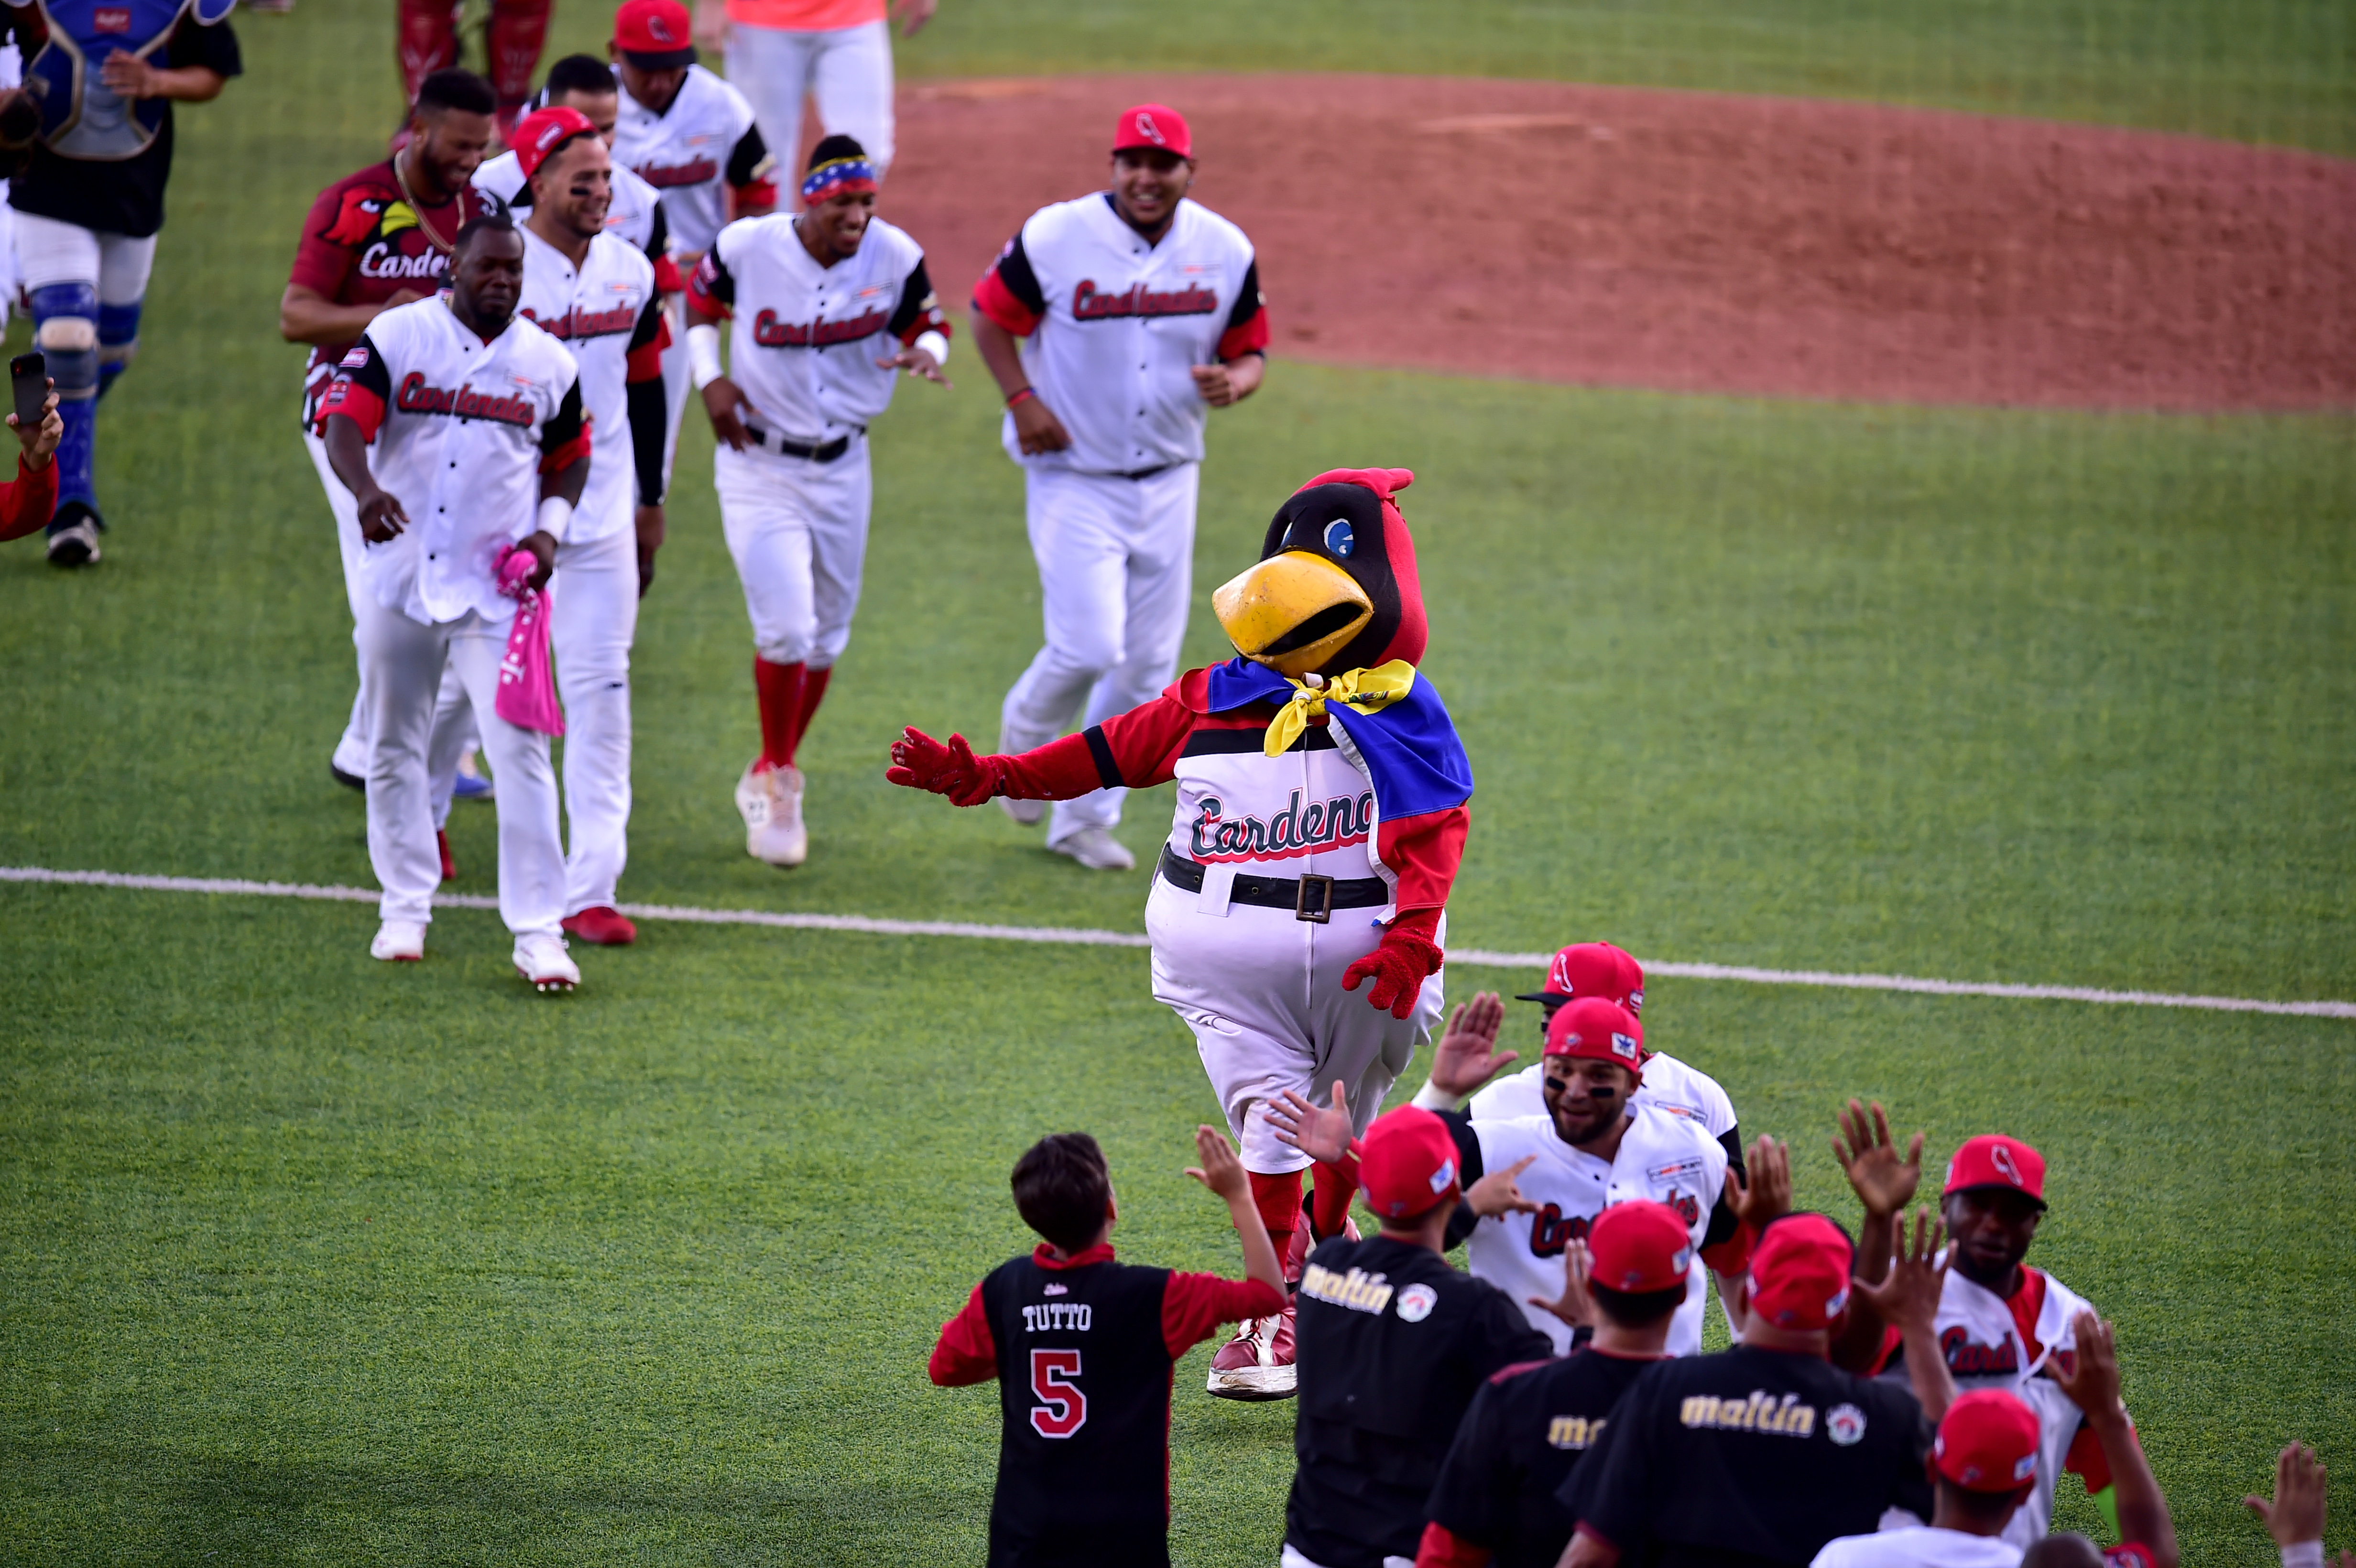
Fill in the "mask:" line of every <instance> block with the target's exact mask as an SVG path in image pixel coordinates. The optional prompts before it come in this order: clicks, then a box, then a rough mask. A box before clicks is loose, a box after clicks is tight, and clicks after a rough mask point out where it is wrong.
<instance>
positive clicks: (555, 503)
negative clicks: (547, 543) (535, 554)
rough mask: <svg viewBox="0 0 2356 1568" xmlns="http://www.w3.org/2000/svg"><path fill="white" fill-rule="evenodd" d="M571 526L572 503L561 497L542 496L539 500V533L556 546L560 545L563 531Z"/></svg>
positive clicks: (562, 540)
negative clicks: (552, 540) (551, 540)
mask: <svg viewBox="0 0 2356 1568" xmlns="http://www.w3.org/2000/svg"><path fill="white" fill-rule="evenodd" d="M572 526H573V503H572V502H570V501H568V500H566V499H565V498H564V497H563V496H541V498H540V531H541V533H544V534H546V535H547V536H548V537H549V538H550V539H554V540H555V541H556V542H557V543H558V544H562V543H563V542H564V530H565V529H567V528H571V527H572Z"/></svg>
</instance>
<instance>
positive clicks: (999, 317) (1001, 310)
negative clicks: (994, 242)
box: [973, 234, 1047, 337]
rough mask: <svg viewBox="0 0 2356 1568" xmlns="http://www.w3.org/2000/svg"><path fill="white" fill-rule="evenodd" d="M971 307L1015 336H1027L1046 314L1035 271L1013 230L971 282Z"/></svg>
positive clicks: (1044, 297)
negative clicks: (976, 280) (1002, 247)
mask: <svg viewBox="0 0 2356 1568" xmlns="http://www.w3.org/2000/svg"><path fill="white" fill-rule="evenodd" d="M973 308H974V309H976V310H978V311H980V312H981V314H982V315H986V316H988V317H990V319H991V320H992V321H994V322H996V323H997V324H998V325H1001V326H1002V327H1004V328H1005V329H1006V330H1007V331H1009V332H1011V333H1012V334H1013V335H1014V336H1017V337H1028V336H1031V333H1032V330H1033V328H1034V327H1036V326H1037V325H1039V318H1040V317H1042V316H1044V315H1046V314H1047V296H1046V295H1045V294H1044V293H1040V292H1039V275H1038V274H1037V273H1036V272H1033V271H1032V270H1031V258H1030V257H1029V256H1027V255H1025V254H1023V236H1022V235H1020V234H1017V235H1015V236H1014V238H1013V239H1012V240H1008V241H1007V242H1006V249H1005V250H1003V251H1000V252H999V253H998V260H997V261H994V262H992V263H991V268H990V271H988V272H984V273H982V275H981V281H980V283H976V284H974V286H973Z"/></svg>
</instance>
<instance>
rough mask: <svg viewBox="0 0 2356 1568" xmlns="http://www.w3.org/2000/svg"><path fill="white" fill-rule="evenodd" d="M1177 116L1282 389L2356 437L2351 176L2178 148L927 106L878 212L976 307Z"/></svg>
mask: <svg viewBox="0 0 2356 1568" xmlns="http://www.w3.org/2000/svg"><path fill="white" fill-rule="evenodd" d="M1140 101H1162V102H1167V103H1171V104H1174V105H1176V106H1177V107H1178V108H1179V109H1181V110H1182V111H1183V112H1185V114H1186V115H1187V117H1188V119H1189V120H1190V121H1191V122H1192V123H1193V125H1194V138H1195V146H1196V153H1197V156H1198V158H1199V161H1200V164H1201V173H1200V176H1199V177H1198V179H1197V182H1196V185H1195V187H1194V194H1195V195H1196V196H1197V197H1200V198H1201V199H1202V200H1203V201H1204V202H1205V204H1207V205H1208V206H1210V207H1212V208H1215V209H1216V210H1218V211H1220V212H1222V213H1225V214H1226V216H1228V217H1229V218H1232V219H1235V220H1236V221H1237V223H1239V224H1241V225H1242V226H1243V228H1244V229H1245V230H1246V232H1248V234H1250V235H1251V237H1252V240H1253V241H1254V243H1255V244H1256V245H1257V246H1258V254H1259V261H1260V273H1261V278H1262V281H1263V283H1264V284H1265V285H1266V289H1267V293H1268V297H1269V309H1270V312H1271V318H1270V319H1271V320H1272V322H1273V323H1274V325H1275V330H1276V342H1275V350H1274V351H1275V352H1276V353H1277V354H1278V355H1280V356H1288V357H1299V358H1312V359H1323V360H1333V361H1344V362H1348V363H1353V364H1370V365H1393V366H1417V367H1425V368H1432V369H1440V370H1454V371H1468V372H1472V373H1475V374H1488V375H1503V376H1516V377H1529V378H1536V379H1545V380H1552V381H1576V382H1585V383H1595V384H1603V385H1612V386H1628V387H1656V388H1665V389H1676V390H1690V391H1719V392H1746V393H1765V394H1777V395H1795V396H1803V397H1819V398H1858V399H1890V400H1907V401H1918V402H1973V403H2028V404H2048V405H2063V406H2078V407H2095V408H2154V409H2192V410H2201V409H2205V410H2217V409H2305V408H2338V407H2346V406H2349V405H2351V403H2356V164H2351V163H2347V162H2343V161H2340V160H2337V159H2332V158H2328V157H2323V156H2320V155H2312V154H2306V153H2296V152H2284V151H2278V150H2275V149H2269V148H2260V147H2249V146H2241V145H2236V144H2226V143H2218V142H2206V141H2201V140H2198V139H2195V138H2191V137H2184V136H2170V135H2162V134H2158V133H2149V132H2134V131H2117V130H2108V129H2103V128H2098V127H2093V126H2084V125H2066V124H2057V123H2049V122H2044V121H2029V120H2004V119H1994V118H1987V117H1984V116H1978V115H1969V114H1955V113H1946V112H1934V111H1928V110H1913V109H1892V108H1884V107H1879V106H1876V105H1870V104H1853V103H1835V102H1826V101H1815V100H1802V99H1780V98H1738V97H1723V96H1717V95H1712V94H1704V93H1687V92H1659V91H1642V90H1636V89H1625V88H1597V87H1574V86H1566V85H1562V84H1559V83H1550V82H1531V81H1489V80H1470V79H1465V78H1461V77H1434V78H1420V77H1379V76H1130V77H1116V76H1106V77H1051V78H1041V79H1035V80H1031V79H1025V80H969V81H944V82H933V83H912V84H908V85H906V86H904V88H903V89H902V91H901V93H900V116H901V118H900V148H901V154H900V159H899V162H898V163H897V164H896V165H894V168H893V170H892V177H891V180H890V183H889V185H888V186H887V187H886V190H885V194H884V201H883V210H884V211H885V212H886V214H887V215H889V216H890V217H892V218H893V219H894V220H895V221H898V222H900V223H902V224H903V225H905V227H907V228H908V229H911V230H912V231H913V232H914V233H915V234H916V238H917V239H918V240H920V241H921V242H922V243H923V244H924V245H925V247H926V250H927V251H928V252H929V253H930V254H931V256H932V258H933V261H932V268H933V276H934V280H935V282H936V283H937V285H938V286H939V289H940V292H941V294H942V297H943V300H944V303H946V304H949V305H950V306H951V308H952V310H956V309H958V308H960V307H962V305H963V304H964V303H965V300H966V298H967V296H968V294H969V292H970V290H971V287H972V282H973V280H974V278H976V277H977V276H979V275H980V272H981V269H982V268H983V267H984V266H985V265H987V264H988V263H989V261H990V260H991V257H992V256H994V255H995V254H996V252H997V251H998V248H999V247H1000V246H1001V244H1003V243H1004V242H1005V240H1006V239H1007V237H1008V236H1009V235H1011V234H1012V233H1013V231H1014V229H1015V228H1016V226H1017V225H1019V224H1020V223H1021V222H1022V220H1023V218H1024V217H1025V216H1026V215H1027V214H1028V213H1030V212H1031V211H1032V210H1033V208H1037V207H1039V206H1041V205H1043V204H1044V203H1046V202H1049V201H1055V200H1059V199H1063V198H1066V197H1072V196H1075V195H1078V194H1080V193H1081V192H1084V191H1087V190H1089V189H1092V188H1097V187H1101V186H1102V185H1103V184H1104V181H1105V173H1106V154H1105V148H1106V146H1107V144H1108V139H1109V136H1110V134H1111V130H1112V123H1113V119H1114V116H1115V115H1116V114H1118V113H1119V111H1120V110H1121V109H1123V108H1125V107H1126V106H1128V105H1129V104H1131V103H1136V102H1140Z"/></svg>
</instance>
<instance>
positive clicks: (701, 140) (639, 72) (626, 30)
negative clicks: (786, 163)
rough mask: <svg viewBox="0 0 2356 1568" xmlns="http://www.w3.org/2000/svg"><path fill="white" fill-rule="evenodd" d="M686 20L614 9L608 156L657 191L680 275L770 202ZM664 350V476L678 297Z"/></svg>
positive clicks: (681, 358)
mask: <svg viewBox="0 0 2356 1568" xmlns="http://www.w3.org/2000/svg"><path fill="white" fill-rule="evenodd" d="M690 28H691V23H690V21H689V19H688V15H687V7H686V6H684V5H680V3H679V0H625V3H624V5H622V7H621V9H620V10H618V11H616V12H615V13H614V41H613V44H612V46H611V48H612V52H613V57H614V76H615V79H616V80H618V81H619V82H620V83H621V84H622V96H621V103H620V109H621V114H620V118H619V119H618V120H616V123H615V127H614V161H615V162H616V163H617V164H620V165H623V166H624V167H625V168H627V169H629V170H631V171H632V172H633V173H635V174H637V176H638V177H639V178H641V179H643V180H645V181H646V182H647V183H648V185H650V186H652V187H655V189H657V190H658V191H660V192H661V193H662V208H663V218H664V220H665V222H666V224H667V225H668V226H669V229H670V244H671V247H672V249H673V251H675V252H676V259H677V262H678V266H679V271H680V276H682V277H688V276H691V275H692V274H693V273H694V272H695V266H696V263H697V262H698V261H701V260H702V257H703V253H704V252H705V251H708V250H710V249H711V248H712V240H713V239H714V238H715V237H717V236H718V234H719V233H720V230H721V229H723V227H724V226H726V225H727V224H728V223H729V222H731V221H733V220H734V219H739V218H756V217H759V216H761V215H762V214H764V213H766V212H770V211H772V210H774V209H775V208H776V205H777V187H776V183H775V182H774V181H773V180H772V179H771V178H770V173H771V170H772V169H774V168H775V166H776V160H775V159H774V158H772V157H771V156H770V155H769V150H768V147H767V145H766V144H764V143H763V142H762V140H761V128H760V126H759V125H757V124H755V123H754V119H753V106H752V105H751V104H749V103H747V102H745V101H744V94H743V93H741V92H739V91H736V90H735V89H734V88H733V87H731V86H729V85H728V83H726V82H724V81H723V80H720V78H718V77H716V76H714V75H712V73H711V72H710V71H708V70H706V69H703V68H702V67H701V66H700V65H698V64H696V63H695V46H694V44H693V43H691V42H690V41H689V38H690ZM670 330H671V336H672V337H673V338H674V339H676V340H677V341H675V342H674V343H673V344H672V345H671V347H670V350H669V352H668V353H666V354H665V355H664V356H663V396H664V398H665V400H666V408H667V410H668V418H669V424H668V426H667V427H666V430H665V432H664V437H663V477H664V480H665V482H666V483H668V482H669V477H670V465H671V462H672V459H673V457H674V456H675V454H676V453H677V451H678V448H679V423H680V418H681V416H682V415H683V414H684V412H685V411H686V409H687V394H688V389H689V387H690V386H691V384H692V379H691V375H690V373H689V369H688V363H687V346H686V341H685V339H686V334H687V317H686V315H685V311H684V305H683V302H674V304H673V305H672V308H671V321H670Z"/></svg>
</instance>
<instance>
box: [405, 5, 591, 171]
mask: <svg viewBox="0 0 2356 1568" xmlns="http://www.w3.org/2000/svg"><path fill="white" fill-rule="evenodd" d="M552 4H553V0H489V5H490V15H489V16H487V18H486V19H485V21H484V24H483V53H484V55H485V57H486V60H487V65H488V67H489V69H490V79H491V89H492V91H493V92H494V93H496V94H497V95H498V125H499V140H501V141H503V142H513V141H514V140H515V124H516V120H517V119H518V117H519V116H520V115H521V114H522V112H523V106H524V101H525V99H526V98H527V97H529V96H530V92H531V73H532V72H533V71H534V70H536V69H539V66H540V51H541V46H543V45H544V44H546V43H547V41H548V14H549V11H550V10H551V9H552ZM464 8H465V6H464V5H463V0H401V31H400V42H399V46H398V52H399V55H400V59H401V85H402V89H403V91H406V92H407V94H408V97H409V101H410V102H412V103H414V102H416V101H417V90H418V88H419V87H420V86H422V85H423V83H424V80H425V79H426V78H427V77H429V76H431V75H433V74H434V72H435V71H437V70H449V69H453V68H454V67H455V66H456V65H457V63H458V13H459V12H460V11H461V10H463V9H464Z"/></svg>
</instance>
